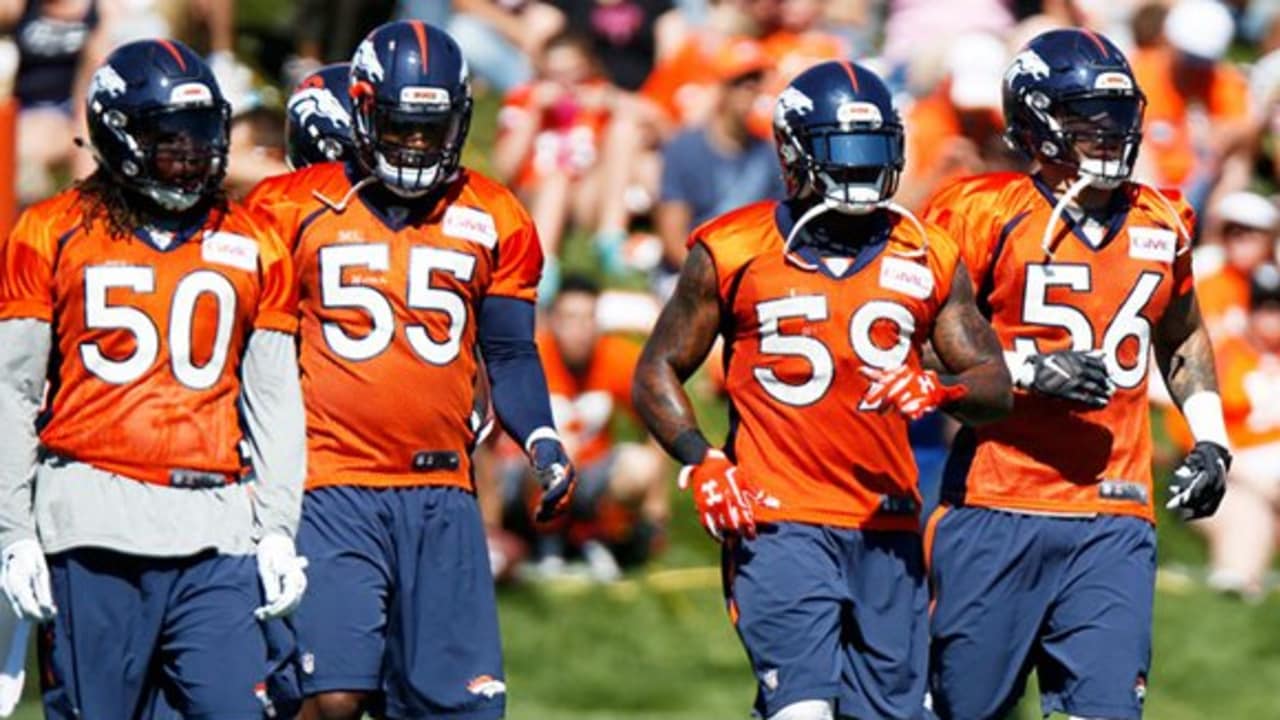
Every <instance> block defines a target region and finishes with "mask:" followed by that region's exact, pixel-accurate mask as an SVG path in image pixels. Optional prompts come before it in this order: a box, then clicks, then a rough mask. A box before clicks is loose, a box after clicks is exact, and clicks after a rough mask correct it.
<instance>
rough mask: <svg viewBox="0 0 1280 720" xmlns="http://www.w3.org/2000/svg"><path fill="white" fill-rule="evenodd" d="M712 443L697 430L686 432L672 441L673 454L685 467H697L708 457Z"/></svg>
mask: <svg viewBox="0 0 1280 720" xmlns="http://www.w3.org/2000/svg"><path fill="white" fill-rule="evenodd" d="M710 449H711V443H709V442H707V439H706V438H704V437H702V433H701V432H699V431H697V430H685V431H684V432H682V433H680V434H679V435H677V436H676V439H675V440H673V441H671V451H672V454H674V455H675V456H676V459H677V460H679V461H680V462H681V464H683V465H697V464H698V463H700V462H702V460H703V458H705V457H706V456H707V451H709V450H710Z"/></svg>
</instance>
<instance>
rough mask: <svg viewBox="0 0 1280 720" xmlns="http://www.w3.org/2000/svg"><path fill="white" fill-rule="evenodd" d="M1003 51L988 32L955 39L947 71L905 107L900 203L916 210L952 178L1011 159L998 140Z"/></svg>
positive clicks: (1003, 164)
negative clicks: (905, 136) (903, 165)
mask: <svg viewBox="0 0 1280 720" xmlns="http://www.w3.org/2000/svg"><path fill="white" fill-rule="evenodd" d="M1007 61H1008V53H1007V51H1006V49H1005V46H1004V43H1003V42H1001V41H1000V39H999V38H997V37H995V36H993V35H986V34H970V35H962V36H960V37H958V38H956V39H955V40H954V41H953V42H952V44H951V48H950V49H949V50H948V52H947V62H946V68H947V74H946V76H945V77H944V78H943V79H942V81H941V82H939V83H938V85H937V86H936V87H935V88H934V89H933V91H932V92H931V93H929V94H928V95H926V96H925V97H923V98H921V99H920V100H918V101H916V102H915V103H914V104H912V105H911V107H910V109H908V110H907V112H906V118H905V119H904V124H905V125H906V127H907V153H906V155H907V167H906V169H905V170H904V171H903V174H902V183H901V185H900V187H901V190H900V191H899V195H898V198H899V202H901V203H902V204H903V205H905V206H906V207H908V208H912V209H915V208H916V207H918V206H919V205H920V203H922V202H923V201H924V200H925V199H926V198H928V197H930V196H931V195H932V194H933V192H934V191H935V190H937V189H938V188H939V187H941V186H942V185H944V184H946V183H947V182H949V181H951V180H955V179H957V178H960V177H963V176H965V175H974V174H977V173H980V172H987V171H989V170H997V169H1007V168H1008V167H1010V165H1012V164H1013V163H1014V162H1015V158H1014V156H1013V155H1012V153H1010V151H1009V149H1008V146H1007V145H1006V144H1005V142H1004V139H1003V133H1004V119H1003V116H1002V113H1001V103H1002V95H1001V88H1002V87H1003V78H1004V71H1005V65H1006V64H1007Z"/></svg>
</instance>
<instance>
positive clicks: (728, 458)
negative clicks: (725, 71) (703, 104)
mask: <svg viewBox="0 0 1280 720" xmlns="http://www.w3.org/2000/svg"><path fill="white" fill-rule="evenodd" d="M774 122H775V125H774V127H775V135H776V139H777V143H778V147H779V155H780V158H781V161H782V168H783V174H784V176H785V177H786V179H787V182H788V188H789V193H788V194H789V199H788V200H787V201H786V202H783V203H776V202H765V203H757V204H754V205H748V206H746V207H744V208H741V209H739V210H735V211H733V212H730V213H728V214H727V215H724V216H721V217H719V218H717V219H714V220H712V221H710V222H708V223H707V224H705V225H703V226H701V227H700V228H698V229H696V230H695V231H694V232H693V235H692V236H691V238H690V245H691V250H690V254H689V258H688V261H687V262H686V264H685V266H684V269H683V270H682V273H681V278H680V282H679V285H678V287H677V289H676V292H675V295H674V297H673V298H672V300H671V302H670V303H669V304H668V305H667V307H666V308H665V309H664V310H663V313H662V316H661V318H660V319H659V321H658V325H657V328H656V329H655V331H654V334H653V336H652V337H651V338H650V340H649V343H648V345H647V346H646V347H645V350H644V355H643V357H642V359H641V363H640V367H639V369H638V370H637V374H636V382H635V386H634V396H635V404H636V407H637V409H638V410H639V411H640V412H641V414H642V415H643V417H644V418H645V421H646V422H647V423H648V425H649V427H650V429H651V430H652V431H653V433H654V435H655V437H657V438H658V440H659V441H660V442H661V443H662V444H663V446H664V447H665V448H666V449H667V450H668V451H669V452H670V453H671V454H672V455H674V456H675V457H676V458H678V459H680V460H681V461H682V462H684V463H685V465H686V468H685V471H684V473H683V474H682V476H681V485H682V486H683V487H687V488H689V489H690V490H691V492H692V493H693V496H694V500H695V502H696V504H697V506H698V510H699V514H700V515H701V517H702V522H703V524H704V525H705V526H706V528H707V530H708V531H709V532H710V533H711V534H712V535H713V536H714V537H716V538H717V539H719V540H723V541H724V549H723V560H724V572H725V574H724V583H725V593H726V597H727V599H728V605H729V615H730V618H731V619H732V620H733V622H734V624H735V626H736V628H737V631H738V634H739V637H740V638H741V639H742V642H743V645H744V646H745V647H746V649H747V654H748V656H749V657H750V659H751V664H752V668H753V670H754V671H755V674H756V677H757V678H758V680H759V691H758V694H757V697H756V710H757V711H758V712H759V713H760V715H762V716H763V717H765V718H770V719H772V720H827V719H830V718H833V717H836V716H840V717H857V718H915V717H917V716H918V715H919V713H920V708H921V705H922V702H923V700H924V691H925V658H926V654H925V653H926V645H927V626H926V625H927V620H926V612H925V605H926V591H925V581H924V567H923V557H922V548H921V542H920V536H919V533H918V532H917V529H918V512H919V506H920V494H919V491H918V490H917V486H916V481H917V477H916V467H915V464H914V462H913V460H912V456H911V448H910V446H909V444H908V440H907V422H908V420H910V419H915V418H917V417H919V416H921V415H924V414H926V413H928V412H931V411H934V410H937V409H939V408H945V409H946V410H947V411H949V412H953V413H956V414H958V415H960V416H961V417H964V418H966V419H968V420H970V421H984V420H989V419H992V418H994V417H997V416H999V415H1000V414H1002V413H1003V412H1004V411H1006V410H1007V409H1008V405H1009V403H1010V401H1011V394H1010V380H1009V375H1008V372H1007V370H1006V368H1005V367H1004V363H1003V362H1002V361H1001V358H1000V351H999V347H998V346H997V344H996V340H995V337H994V335H993V334H992V333H991V328H990V327H989V326H988V325H987V324H986V322H984V321H983V319H982V317H981V316H980V315H979V313H978V310H977V308H976V307H975V306H974V304H973V294H972V290H971V287H970V282H969V276H968V272H967V271H966V270H965V268H964V265H963V263H962V262H961V261H960V259H959V257H958V256H957V254H956V248H955V245H954V243H953V242H952V240H951V238H950V237H949V236H948V235H947V234H946V233H945V232H944V231H942V230H941V229H940V228H938V227H937V226H935V225H925V224H922V223H920V221H919V220H917V219H916V218H915V217H914V216H911V215H909V214H907V213H905V211H900V210H898V209H897V207H896V206H895V205H893V203H892V202H891V201H890V197H891V196H892V194H893V191H894V189H895V188H896V186H897V178H898V173H899V172H900V171H901V169H902V160H903V158H902V143H903V137H902V126H901V124H900V122H899V120H898V114H897V112H896V110H895V109H894V108H893V105H892V103H891V102H890V98H889V92H888V90H887V89H886V88H885V86H884V84H883V82H881V80H880V79H879V78H878V77H876V75H875V74H873V73H872V72H870V71H869V70H867V69H865V68H863V67H861V66H859V65H853V64H849V63H840V62H830V63H824V64H821V65H817V66H814V67H812V68H810V69H809V70H807V71H805V72H804V73H802V74H800V75H799V76H798V77H797V78H796V79H795V80H793V81H792V82H791V84H790V85H789V86H788V87H787V88H786V90H784V91H783V92H782V94H781V96H780V97H779V100H778V105H777V110H776V114H775V121H774ZM717 334H721V335H723V337H724V340H725V362H726V389H727V390H728V393H729V399H730V403H731V411H730V412H731V416H730V422H731V428H732V429H731V431H730V435H729V439H728V441H727V442H726V444H725V446H724V448H723V450H720V449H713V448H711V447H710V446H709V444H708V443H707V441H706V440H705V439H704V438H703V436H702V435H701V433H700V432H699V430H698V427H697V424H696V421H695V418H694V416H693V413H692V410H691V408H690V405H689V400H688V398H687V397H686V395H685V394H684V390H683V387H682V383H683V381H684V380H685V379H687V378H688V376H689V375H690V374H691V373H692V372H693V371H694V370H695V369H697V367H698V365H700V364H701V363H702V361H703V360H704V359H705V358H706V355H707V352H708V350H709V349H710V347H711V344H712V342H713V341H714V340H715V338H716V335H717ZM926 342H932V344H933V347H934V349H935V350H936V352H937V354H938V355H939V356H940V357H941V359H942V361H943V362H944V363H945V364H946V365H947V367H948V368H949V370H947V371H945V372H944V374H942V375H938V374H936V373H935V372H933V371H926V370H924V369H922V366H921V355H922V351H921V348H922V346H923V345H924V344H925V343H926Z"/></svg>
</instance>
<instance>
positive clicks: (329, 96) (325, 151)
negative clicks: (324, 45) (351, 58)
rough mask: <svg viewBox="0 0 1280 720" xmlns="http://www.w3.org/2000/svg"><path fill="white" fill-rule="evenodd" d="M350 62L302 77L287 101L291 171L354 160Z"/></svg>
mask: <svg viewBox="0 0 1280 720" xmlns="http://www.w3.org/2000/svg"><path fill="white" fill-rule="evenodd" d="M350 81H351V64H350V63H332V64H330V65H325V66H324V67H322V68H320V69H318V70H316V71H314V72H312V73H311V74H310V75H307V76H306V77H304V78H302V80H301V81H300V82H299V83H298V86H297V87H296V88H294V90H293V93H292V94H290V95H289V99H288V101H286V103H285V162H287V163H288V164H289V168H290V169H291V170H301V169H302V168H304V167H307V166H308V165H315V164H316V163H324V162H346V161H349V160H354V159H355V139H354V138H353V136H352V128H351V113H352V108H351V91H350V88H349V86H350Z"/></svg>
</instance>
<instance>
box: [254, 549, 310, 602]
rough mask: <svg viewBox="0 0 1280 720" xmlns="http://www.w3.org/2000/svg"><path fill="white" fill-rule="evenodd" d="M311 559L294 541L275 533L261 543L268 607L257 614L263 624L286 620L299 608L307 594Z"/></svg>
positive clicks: (261, 570) (260, 574) (260, 572)
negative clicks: (303, 554) (270, 621)
mask: <svg viewBox="0 0 1280 720" xmlns="http://www.w3.org/2000/svg"><path fill="white" fill-rule="evenodd" d="M306 567H307V559H306V558H304V557H302V556H300V555H298V553H297V551H296V550H295V549H294V547H293V540H291V539H290V538H289V537H287V536H285V535H282V534H280V533H271V534H269V535H267V536H266V537H264V538H262V539H261V540H259V541H258V577H259V578H260V579H261V580H262V593H263V595H265V596H266V600H267V602H266V604H265V605H263V606H262V607H260V608H258V609H257V610H254V611H253V616H254V617H256V618H258V619H259V620H272V619H275V618H279V617H284V616H285V615H288V614H289V613H291V612H293V611H294V610H296V609H297V608H298V603H300V602H302V594H303V593H305V592H306V591H307V573H306V572H305V570H306Z"/></svg>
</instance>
